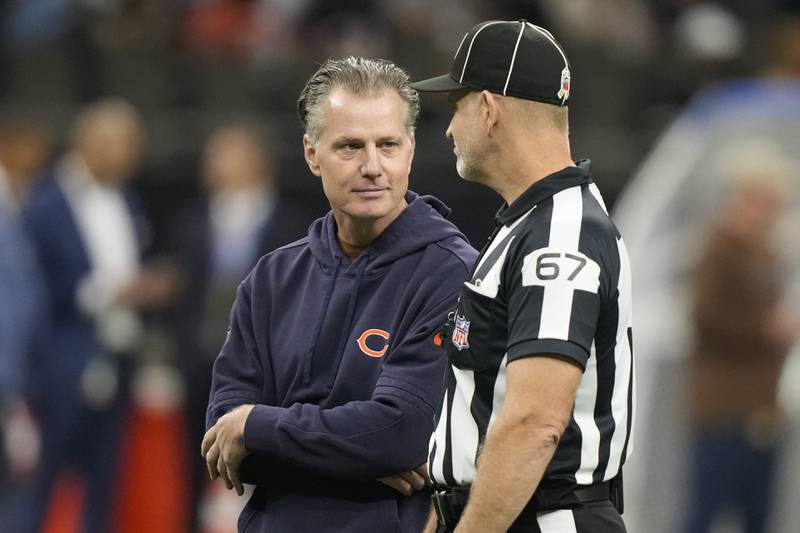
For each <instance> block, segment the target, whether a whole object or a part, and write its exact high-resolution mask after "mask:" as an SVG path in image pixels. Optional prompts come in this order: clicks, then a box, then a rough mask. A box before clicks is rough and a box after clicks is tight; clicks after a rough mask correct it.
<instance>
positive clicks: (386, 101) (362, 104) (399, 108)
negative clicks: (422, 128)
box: [324, 88, 406, 137]
mask: <svg viewBox="0 0 800 533" xmlns="http://www.w3.org/2000/svg"><path fill="white" fill-rule="evenodd" d="M324 112H325V130H329V131H328V133H329V134H331V135H334V136H337V137H338V136H340V135H359V136H360V135H368V136H375V135H379V136H391V135H400V134H402V133H403V132H404V131H405V127H406V108H405V105H404V102H403V100H402V99H401V98H400V95H398V94H397V92H396V91H393V90H391V89H387V90H386V91H383V92H382V93H380V94H378V95H363V96H362V95H356V94H353V93H352V92H350V91H348V90H346V89H340V88H339V89H335V90H333V91H331V93H330V94H329V96H328V98H327V99H326V102H325V105H324Z"/></svg>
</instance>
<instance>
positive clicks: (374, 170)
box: [361, 145, 381, 178]
mask: <svg viewBox="0 0 800 533" xmlns="http://www.w3.org/2000/svg"><path fill="white" fill-rule="evenodd" d="M361 175H362V176H364V177H366V178H377V177H378V176H380V175H381V161H380V154H379V153H378V147H377V146H375V145H368V146H366V148H365V149H364V161H363V163H362V165H361Z"/></svg>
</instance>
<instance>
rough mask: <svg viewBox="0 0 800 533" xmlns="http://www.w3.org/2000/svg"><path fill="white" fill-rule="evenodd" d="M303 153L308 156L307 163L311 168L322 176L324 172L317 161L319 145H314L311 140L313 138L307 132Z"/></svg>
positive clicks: (316, 174) (314, 172)
mask: <svg viewBox="0 0 800 533" xmlns="http://www.w3.org/2000/svg"><path fill="white" fill-rule="evenodd" d="M303 155H304V156H305V158H306V164H307V165H308V168H309V170H311V173H312V174H314V175H315V176H320V177H321V176H322V172H321V171H320V169H319V164H318V163H317V147H316V146H314V143H312V142H311V138H310V137H309V136H308V134H307V133H306V134H305V135H303Z"/></svg>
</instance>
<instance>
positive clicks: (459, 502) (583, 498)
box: [431, 479, 622, 528]
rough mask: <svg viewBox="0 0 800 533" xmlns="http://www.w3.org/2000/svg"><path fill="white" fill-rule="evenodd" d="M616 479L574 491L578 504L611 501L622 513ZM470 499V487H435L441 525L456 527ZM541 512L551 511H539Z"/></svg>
mask: <svg viewBox="0 0 800 533" xmlns="http://www.w3.org/2000/svg"><path fill="white" fill-rule="evenodd" d="M621 485H622V484H621V481H620V482H617V481H616V479H612V480H610V481H605V482H603V483H597V484H595V485H588V486H586V487H581V488H579V489H575V490H573V491H572V494H573V495H574V496H575V498H576V499H577V501H578V503H580V504H585V503H591V502H599V501H606V500H610V501H611V502H612V503H613V504H614V506H615V507H616V508H617V510H618V511H619V512H620V513H622V486H621ZM468 498H469V487H456V488H451V487H434V490H433V495H432V496H431V500H432V503H433V509H434V511H435V512H436V517H437V518H438V520H439V525H441V526H444V527H449V528H452V527H455V526H456V524H457V523H458V520H459V518H460V517H461V513H462V512H464V507H466V505H467V499H468ZM538 510H540V511H545V510H551V509H538Z"/></svg>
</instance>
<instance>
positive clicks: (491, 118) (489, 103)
mask: <svg viewBox="0 0 800 533" xmlns="http://www.w3.org/2000/svg"><path fill="white" fill-rule="evenodd" d="M500 105H501V102H500V97H499V96H497V95H496V94H494V93H491V92H489V91H481V93H480V106H481V118H482V119H483V123H484V126H485V128H486V132H487V133H488V134H490V135H491V133H492V131H494V129H495V127H496V126H497V123H498V122H499V121H500Z"/></svg>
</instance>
